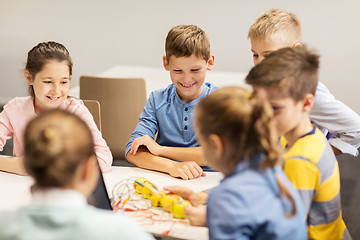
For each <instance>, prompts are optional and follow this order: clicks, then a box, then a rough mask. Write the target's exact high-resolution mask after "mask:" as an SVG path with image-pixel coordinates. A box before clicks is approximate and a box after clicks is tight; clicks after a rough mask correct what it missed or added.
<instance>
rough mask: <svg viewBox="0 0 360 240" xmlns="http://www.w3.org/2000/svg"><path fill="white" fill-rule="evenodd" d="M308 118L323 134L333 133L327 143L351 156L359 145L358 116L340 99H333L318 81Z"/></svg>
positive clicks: (359, 120)
mask: <svg viewBox="0 0 360 240" xmlns="http://www.w3.org/2000/svg"><path fill="white" fill-rule="evenodd" d="M310 118H311V120H312V121H314V122H315V123H316V124H317V125H318V126H319V128H320V130H321V131H323V132H324V133H325V134H326V132H327V131H329V132H331V133H333V134H335V135H334V136H333V137H332V138H331V139H330V140H329V143H330V144H331V145H333V146H334V147H336V148H337V149H339V150H340V151H342V152H343V153H348V154H351V155H353V156H357V155H358V150H357V148H359V147H360V116H359V115H358V114H357V113H355V112H354V111H353V110H352V109H351V108H349V107H348V106H346V105H345V104H344V103H342V102H341V101H339V100H337V99H335V97H334V96H333V95H332V94H331V93H330V91H329V90H328V89H327V88H326V86H325V85H324V84H322V83H321V82H319V84H318V87H317V89H316V94H315V101H314V106H313V108H312V110H311V112H310Z"/></svg>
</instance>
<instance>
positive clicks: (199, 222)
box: [184, 205, 206, 227]
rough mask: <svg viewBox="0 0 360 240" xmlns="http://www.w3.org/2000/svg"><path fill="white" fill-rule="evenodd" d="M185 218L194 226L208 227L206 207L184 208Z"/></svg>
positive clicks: (189, 206)
mask: <svg viewBox="0 0 360 240" xmlns="http://www.w3.org/2000/svg"><path fill="white" fill-rule="evenodd" d="M184 211H185V216H186V218H187V219H189V222H190V224H191V225H193V226H199V227H205V226H206V205H200V206H197V207H194V206H191V205H188V206H185V208H184Z"/></svg>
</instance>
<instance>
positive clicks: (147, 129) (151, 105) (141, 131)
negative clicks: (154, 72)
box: [125, 92, 158, 157]
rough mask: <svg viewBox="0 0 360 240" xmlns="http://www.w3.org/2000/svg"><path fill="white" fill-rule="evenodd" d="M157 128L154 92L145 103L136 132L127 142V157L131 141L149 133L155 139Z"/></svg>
mask: <svg viewBox="0 0 360 240" xmlns="http://www.w3.org/2000/svg"><path fill="white" fill-rule="evenodd" d="M157 130H158V121H157V118H156V105H155V96H154V93H153V92H152V93H151V94H150V96H149V99H148V100H147V101H146V103H145V106H144V110H143V112H142V113H141V114H140V117H139V123H138V124H137V126H136V128H135V130H134V132H133V133H132V134H131V137H130V139H129V141H128V143H127V144H126V151H125V157H126V155H127V153H128V152H129V150H130V146H131V143H132V142H133V141H134V139H135V138H138V137H142V136H144V135H149V136H150V137H151V138H153V139H154V137H155V134H156V132H157Z"/></svg>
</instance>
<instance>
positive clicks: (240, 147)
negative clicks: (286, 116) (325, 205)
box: [194, 87, 307, 239]
mask: <svg viewBox="0 0 360 240" xmlns="http://www.w3.org/2000/svg"><path fill="white" fill-rule="evenodd" d="M264 99H265V98H262V97H260V96H256V95H254V96H251V95H250V94H249V93H248V92H246V91H245V90H243V89H242V88H237V87H232V88H230V87H228V88H222V89H219V90H216V91H214V92H213V93H211V94H210V95H209V96H208V97H206V98H204V99H203V100H202V101H200V102H199V104H198V105H197V107H196V110H195V118H194V119H195V131H196V134H197V137H198V141H199V143H200V145H201V146H202V150H203V155H204V158H205V159H206V161H207V162H208V163H209V165H210V166H211V167H213V168H214V169H216V170H218V171H220V172H222V173H223V174H224V176H225V178H224V179H223V180H222V182H221V183H220V185H219V186H218V187H216V188H214V189H213V190H212V191H211V192H210V195H209V199H208V202H207V225H208V227H209V234H210V239H306V237H307V234H306V222H305V212H304V208H303V204H302V202H301V199H300V196H299V195H298V193H297V192H296V190H295V189H294V188H293V187H292V184H291V183H290V181H289V180H287V178H286V177H285V175H284V173H283V171H282V169H281V166H280V165H281V152H280V150H279V148H278V136H277V133H276V129H275V128H274V126H273V120H272V108H271V107H270V105H269V104H268V103H267V102H266V101H265V100H264Z"/></svg>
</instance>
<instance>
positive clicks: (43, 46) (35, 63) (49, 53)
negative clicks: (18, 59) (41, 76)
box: [25, 42, 73, 97]
mask: <svg viewBox="0 0 360 240" xmlns="http://www.w3.org/2000/svg"><path fill="white" fill-rule="evenodd" d="M51 60H56V61H58V62H64V61H65V62H66V63H67V65H68V66H69V73H70V76H71V74H72V66H73V63H72V60H71V57H70V54H69V51H68V50H67V49H66V48H65V46H64V45H62V44H61V43H57V42H42V43H39V44H38V45H36V46H35V47H33V48H32V49H31V50H30V51H29V52H28V57H27V61H26V66H25V69H26V70H28V71H29V73H30V75H31V77H32V79H34V78H35V76H36V74H37V73H38V72H40V71H41V70H42V69H43V67H44V65H45V64H46V63H48V62H49V61H51ZM29 94H30V96H32V97H35V95H34V89H33V86H32V85H29Z"/></svg>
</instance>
